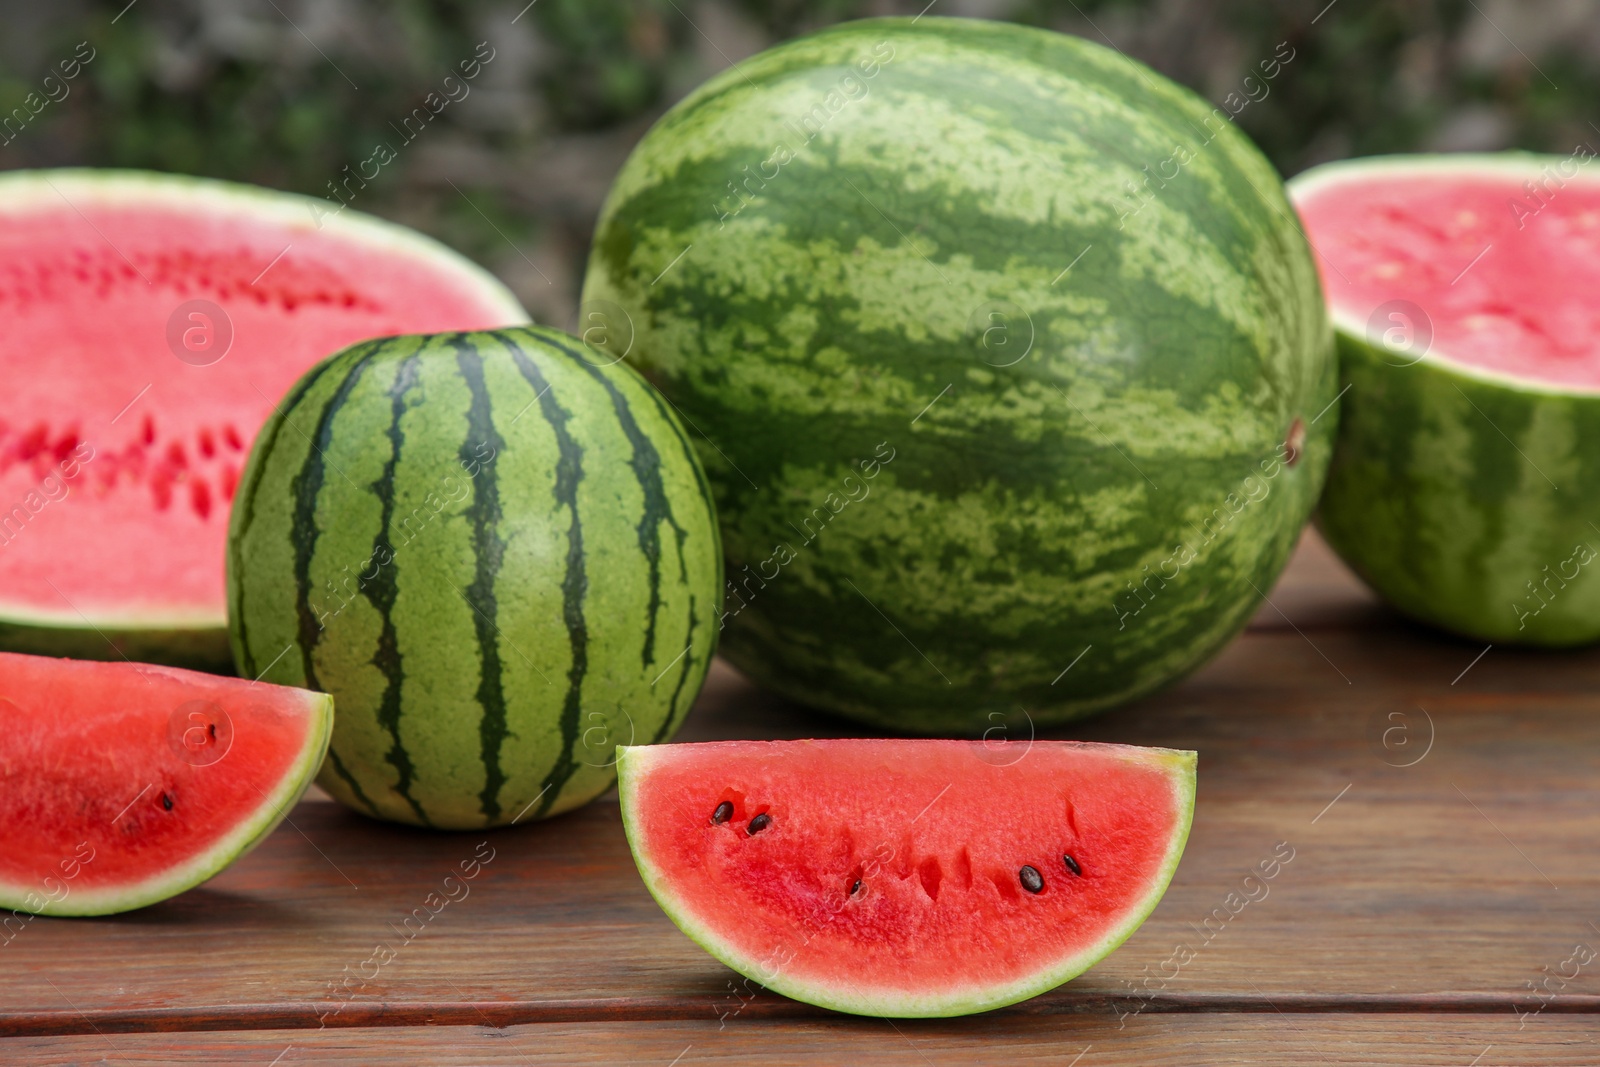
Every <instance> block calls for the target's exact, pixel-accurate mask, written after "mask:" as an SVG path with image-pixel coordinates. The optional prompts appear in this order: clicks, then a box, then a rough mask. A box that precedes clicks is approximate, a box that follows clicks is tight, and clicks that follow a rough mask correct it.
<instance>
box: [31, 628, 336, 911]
mask: <svg viewBox="0 0 1600 1067" xmlns="http://www.w3.org/2000/svg"><path fill="white" fill-rule="evenodd" d="M332 731H333V698H332V697H329V696H325V695H323V694H321V693H312V692H308V691H306V690H304V689H290V688H287V687H284V686H276V685H266V684H264V683H256V682H246V681H242V680H240V679H237V678H220V677H217V676H215V675H210V674H200V673H197V672H194V671H186V670H179V669H177V668H173V667H152V666H147V665H145V664H139V663H95V662H84V661H77V660H60V659H47V658H44V657H40V656H21V655H15V654H13V653H5V652H0V908H4V909H11V910H15V911H19V912H33V913H36V914H41V915H108V914H111V913H114V912H120V911H128V910H130V909H133V908H139V907H143V906H145V905H146V904H153V903H155V902H156V901H158V900H165V899H166V898H168V897H171V896H175V895H176V894H178V893H181V892H183V891H184V890H186V889H191V888H193V887H194V886H197V885H199V884H200V883H201V882H203V881H205V880H206V879H207V878H210V877H211V876H212V875H214V874H216V873H217V872H218V871H220V870H222V869H223V868H224V867H226V866H228V864H230V863H232V862H233V861H234V860H236V859H238V858H239V857H240V856H242V855H244V853H246V852H248V851H249V850H250V849H251V848H253V847H254V846H255V845H256V844H257V843H258V842H260V841H261V840H262V839H263V838H265V837H266V836H267V834H268V833H270V832H271V831H272V829H273V827H275V826H277V825H278V822H279V820H281V819H282V818H283V817H284V814H285V813H286V812H287V811H288V810H289V809H290V808H291V807H293V806H294V804H295V802H296V801H298V800H299V799H300V795H301V794H302V793H304V792H305V789H306V786H307V785H309V784H310V783H311V780H312V778H313V777H314V776H315V775H316V773H317V768H318V767H319V766H321V764H322V757H323V753H324V752H326V751H327V748H328V738H329V737H330V736H331V734H332ZM14 925H15V923H14V922H13V921H12V920H11V919H9V918H8V919H7V929H6V931H5V932H6V933H8V934H9V933H10V932H11V927H12V926H14Z"/></svg>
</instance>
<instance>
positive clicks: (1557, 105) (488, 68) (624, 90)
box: [0, 0, 1600, 321]
mask: <svg viewBox="0 0 1600 1067" xmlns="http://www.w3.org/2000/svg"><path fill="white" fill-rule="evenodd" d="M525 2H526V0H510V2H506V3H497V2H496V3H489V2H472V0H391V2H386V3H378V2H374V0H228V2H218V0H138V2H137V3H136V4H135V5H134V6H132V7H131V8H127V9H125V8H124V4H125V3H126V0H114V2H111V3H88V2H75V0H61V2H60V3H58V4H56V5H53V6H51V7H50V8H48V9H39V8H38V7H37V5H24V4H22V3H19V2H17V0H0V27H3V28H4V33H3V34H0V117H3V116H4V115H5V114H6V113H8V112H9V111H10V109H12V108H14V107H24V106H25V103H24V102H25V100H26V99H27V98H28V94H29V93H34V94H36V95H35V97H34V98H33V99H34V100H38V99H39V98H40V96H39V95H38V94H41V93H42V92H43V91H44V90H43V88H42V86H43V82H42V79H43V78H44V77H45V76H46V75H49V74H51V73H52V71H56V70H57V67H58V64H59V63H60V62H61V61H62V60H64V59H67V58H69V57H71V56H72V54H73V52H74V49H75V48H78V47H79V43H80V42H88V46H89V47H90V48H92V49H93V51H94V59H93V60H92V61H91V62H89V63H88V64H86V65H85V66H84V67H83V69H82V72H81V73H80V75H79V76H78V77H77V78H76V79H75V80H73V81H71V82H69V83H67V85H66V89H67V90H68V91H67V93H66V95H65V96H64V97H62V98H61V99H60V100H59V101H55V102H51V103H50V104H49V105H48V106H47V107H45V108H43V109H42V110H39V112H38V114H37V115H36V116H35V115H26V116H25V117H27V118H28V122H27V123H26V128H24V129H21V132H20V133H17V132H16V130H15V129H13V130H12V131H11V132H12V133H13V134H15V135H14V136H12V137H10V138H9V139H8V141H7V143H5V144H0V167H6V168H9V167H20V166H56V165H68V164H87V165H95V166H121V167H144V168H151V169H157V170H170V171H182V172H187V173H193V174H204V175H211V176H216V177H223V178H231V179H236V180H243V181H252V182H258V183H261V184H264V185H270V186H275V187H278V188H284V189H291V190H296V191H300V192H305V193H309V194H312V195H329V193H330V183H331V182H335V181H336V180H337V179H338V177H339V175H340V173H341V171H342V170H343V168H345V167H346V166H350V165H353V164H355V163H356V162H358V161H360V160H363V159H366V158H368V157H369V156H370V155H371V154H372V152H373V149H374V146H375V145H377V144H378V143H389V144H392V145H397V146H400V150H399V152H398V158H397V159H396V161H395V162H394V163H393V164H392V165H389V166H385V167H384V168H383V171H382V173H381V174H380V175H379V177H378V178H377V179H374V180H373V181H372V183H371V185H370V188H368V189H366V190H364V191H363V192H362V193H361V199H360V201H359V202H357V203H356V204H355V206H357V207H360V208H362V209H365V210H369V211H374V212H377V213H379V214H384V215H388V216H391V217H398V218H401V219H403V220H404V221H407V222H410V223H412V224H413V225H418V226H420V227H422V228H423V229H426V230H430V231H432V232H434V233H436V234H438V235H439V236H441V237H444V238H445V239H446V240H448V241H450V242H451V243H453V244H455V245H457V246H458V247H461V248H463V249H464V250H465V251H467V252H468V253H469V254H472V255H475V256H477V257H479V258H480V259H483V260H485V261H487V262H489V263H490V264H491V265H493V266H495V267H496V269H498V270H500V271H501V273H502V274H503V275H505V276H507V278H508V280H510V281H511V282H512V284H513V286H514V287H515V288H517V289H518V291H519V293H520V294H521V295H523V296H524V297H525V299H526V300H527V301H528V302H529V304H530V307H532V308H533V309H534V310H535V313H536V314H538V313H540V312H541V311H543V312H545V316H544V317H547V318H554V319H555V320H557V321H561V319H562V315H563V309H564V308H565V307H566V306H568V305H570V303H571V301H572V299H573V291H574V289H575V288H576V284H577V281H576V278H577V273H576V272H577V271H578V270H579V269H580V264H581V259H582V256H583V252H584V246H585V244H586V241H587V237H588V232H589V228H590V227H591V226H592V222H593V217H594V214H595V212H596V211H597V210H598V207H599V203H600V199H601V197H602V196H603V194H604V190H605V187H606V185H607V184H608V183H609V181H610V177H611V174H612V173H613V172H614V170H615V168H616V166H617V165H619V164H620V162H621V160H622V158H623V157H624V156H625V154H626V152H627V149H628V148H629V147H630V146H631V145H632V143H633V142H634V141H635V140H637V138H638V137H639V136H640V135H641V134H642V133H643V132H644V130H645V129H646V128H647V126H648V124H649V122H650V121H652V120H653V119H654V118H655V117H656V116H657V115H659V114H660V113H661V112H662V111H663V110H664V109H665V108H666V107H668V106H670V104H671V103H672V102H673V101H674V100H676V99H677V98H679V97H680V96H682V95H683V94H684V93H685V92H687V91H688V90H689V89H691V88H693V86H694V85H696V84H698V83H699V82H700V81H701V80H703V79H704V78H705V77H707V76H709V75H710V74H711V73H713V72H715V71H716V70H717V69H720V68H721V67H724V66H727V65H728V64H729V63H731V62H735V61H737V60H738V59H740V58H741V57H743V56H746V55H749V54H751V53H752V52H753V51H756V50H758V49H760V48H763V47H766V46H768V45H770V44H772V43H775V42H777V41H779V40H782V39H784V38H786V37H789V36H793V35H795V34H797V33H803V32H806V31H808V30H812V29H816V28H818V27H821V26H823V25H827V24H829V23H832V22H836V21H839V20H842V19H848V18H857V17H862V16H866V15H873V14H886V13H904V14H916V13H917V12H919V11H921V10H923V9H924V7H925V5H926V0H913V2H911V3H904V4H902V3H897V2H894V0H699V2H691V0H632V2H626V0H536V2H535V3H532V4H530V5H527V6H524V4H525ZM930 14H934V15H958V14H982V15H985V16H987V17H995V18H1008V19H1015V20H1017V21H1021V22H1025V23H1029V24H1033V25H1039V26H1046V27H1050V28H1054V29H1058V30H1062V31H1065V32H1070V33H1077V34H1080V35H1082V36H1084V37H1087V38H1089V39H1090V40H1095V41H1099V42H1101V43H1105V44H1110V45H1112V46H1113V47H1117V48H1119V49H1122V50H1124V51H1126V52H1127V53H1128V54H1130V55H1133V56H1135V57H1136V58H1139V59H1142V60H1144V61H1145V62H1147V63H1149V64H1150V65H1152V66H1154V67H1155V68H1156V69H1158V70H1160V71H1162V72H1163V73H1166V74H1168V75H1169V76H1171V77H1173V78H1175V79H1177V80H1178V81H1180V82H1183V83H1185V84H1187V85H1189V86H1191V87H1192V88H1194V89H1195V90H1196V91H1198V92H1199V93H1201V94H1202V95H1204V96H1206V97H1208V98H1210V99H1212V100H1213V101H1217V102H1221V101H1222V100H1223V99H1224V98H1225V97H1226V96H1227V94H1229V93H1230V92H1243V91H1245V90H1246V89H1248V88H1249V84H1248V83H1246V81H1245V79H1246V78H1247V77H1255V78H1257V79H1260V65H1261V63H1262V62H1263V61H1266V60H1269V59H1270V58H1271V57H1272V56H1273V54H1274V52H1275V51H1277V50H1279V49H1280V47H1281V46H1283V45H1287V47H1288V48H1289V49H1292V51H1293V57H1294V58H1293V59H1292V60H1291V61H1289V62H1288V63H1287V64H1286V65H1284V66H1283V68H1282V69H1281V70H1280V71H1278V73H1277V76H1276V77H1275V78H1273V79H1271V80H1270V81H1267V82H1265V83H1261V82H1259V81H1258V83H1257V84H1256V88H1255V89H1254V90H1253V93H1254V94H1255V95H1258V96H1259V94H1260V93H1261V91H1262V88H1263V87H1264V89H1265V95H1264V96H1259V99H1256V100H1254V101H1253V102H1252V103H1251V104H1250V105H1249V106H1248V107H1246V108H1245V110H1244V111H1243V112H1242V113H1241V114H1240V115H1239V118H1238V122H1239V124H1240V126H1241V127H1242V128H1243V129H1245V130H1246V131H1247V132H1248V133H1249V134H1250V135H1251V136H1252V137H1254V138H1255V139H1256V141H1257V142H1258V143H1259V144H1260V145H1261V146H1262V148H1263V149H1264V150H1265V151H1266V153H1267V155H1268V156H1269V157H1270V158H1271V159H1272V160H1273V161H1274V162H1275V163H1276V164H1277V166H1278V167H1279V169H1280V170H1281V171H1283V172H1284V173H1285V174H1286V175H1288V174H1292V173H1294V172H1296V171H1298V170H1301V169H1303V168H1304V167H1306V166H1308V165H1311V164H1313V163H1317V162H1321V161H1323V160H1326V159H1330V158H1336V157H1340V156H1347V155H1366V154H1372V153H1378V152H1394V151H1418V150H1448V149H1497V148H1507V147H1522V148H1529V149H1537V150H1543V151H1552V152H1561V153H1566V152H1570V151H1571V150H1572V148H1573V146H1574V145H1575V144H1576V143H1578V142H1579V141H1584V140H1588V141H1590V143H1591V144H1593V145H1596V146H1600V127H1596V126H1595V125H1592V124H1591V122H1592V121H1593V120H1594V115H1593V114H1592V113H1591V106H1592V104H1593V103H1594V101H1596V100H1597V99H1600V62H1597V60H1600V11H1597V10H1596V5H1593V4H1589V3H1582V2H1580V3H1573V2H1570V0H1426V2H1425V0H1388V2H1380V0H1334V2H1333V3H1332V4H1329V3H1328V2H1327V0H1307V2H1300V0H1296V2H1292V3H1289V2H1269V3H1263V2H1251V0H1207V2H1194V3H1173V2H1169V0H1077V2H1074V0H1011V2H1008V0H981V2H978V0H972V2H967V3H964V4H963V3H955V2H951V0H936V3H935V4H934V5H933V6H932V10H931V11H930ZM481 42H482V43H486V45H487V47H488V48H489V49H492V50H493V59H492V60H491V61H489V62H488V63H486V64H484V65H483V67H482V69H481V72H480V73H479V75H478V77H476V78H475V79H473V80H472V81H471V82H470V84H469V85H468V89H469V90H470V92H469V94H468V95H467V96H465V98H463V99H461V100H460V101H459V102H455V103H451V104H450V105H449V106H448V107H447V108H445V109H444V110H443V111H442V112H441V113H440V114H439V116H438V118H437V120H435V121H433V122H431V123H429V124H428V127H427V129H426V130H425V131H423V133H421V134H420V135H418V136H416V138H415V141H414V142H413V143H410V144H406V143H404V141H405V139H404V138H401V137H399V135H398V129H399V127H398V124H399V123H401V122H402V121H403V120H404V118H405V116H407V115H409V114H412V113H413V109H415V108H417V107H419V106H422V105H423V103H424V101H425V99H426V98H427V94H428V93H429V92H443V91H444V88H443V87H444V85H445V82H444V79H445V78H446V76H447V75H451V74H452V73H455V74H457V75H459V74H460V70H459V65H460V63H461V62H462V61H463V60H467V59H470V58H471V57H472V56H473V53H474V49H475V48H478V47H479V46H480V43H481ZM55 91H56V92H57V94H58V95H59V93H60V90H59V89H57V90H55ZM14 125H15V124H14Z"/></svg>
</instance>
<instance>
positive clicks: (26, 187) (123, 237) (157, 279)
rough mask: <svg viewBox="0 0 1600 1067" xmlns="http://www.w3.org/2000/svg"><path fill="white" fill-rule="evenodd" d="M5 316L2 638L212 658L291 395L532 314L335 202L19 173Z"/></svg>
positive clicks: (1, 244) (16, 645) (8, 216)
mask: <svg viewBox="0 0 1600 1067" xmlns="http://www.w3.org/2000/svg"><path fill="white" fill-rule="evenodd" d="M0 319H3V320H4V322H5V329H4V330H0V381H3V382H4V383H5V389H4V390H3V391H0V644H3V645H4V646H5V647H9V648H13V649H20V650H22V651H40V652H51V653H61V654H68V655H77V656H91V657H95V658H106V659H110V658H116V657H117V656H118V651H117V650H118V649H120V650H121V653H122V654H123V655H127V656H129V657H130V658H135V659H139V658H155V659H161V660H164V661H168V662H174V661H176V662H195V663H205V664H208V665H212V664H225V663H227V662H228V650H227V633H226V628H225V621H224V599H223V553H224V541H225V539H226V533H227V529H228V505H229V502H230V501H231V500H232V498H233V493H234V488H235V485H236V483H237V481H238V477H239V473H240V470H241V468H242V467H243V465H244V459H245V455H246V453H247V451H248V449H249V447H250V442H251V440H252V439H253V438H254V436H255V434H256V431H257V429H258V428H259V427H260V426H261V424H262V423H263V422H264V421H265V420H266V417H267V415H268V414H270V413H271V412H272V410H273V408H274V406H275V405H277V404H278V403H279V402H280V401H281V400H282V398H283V394H284V393H285V391H287V390H288V388H289V386H290V385H291V384H292V383H293V382H294V381H295V380H296V379H297V378H299V377H300V375H301V374H302V373H303V372H304V371H305V370H306V368H308V367H309V366H311V365H312V364H313V363H314V362H316V361H317V360H318V359H320V358H322V357H323V356H326V355H328V354H329V353H332V352H335V351H338V350H339V349H341V348H343V347H345V346H346V345H348V344H350V343H352V342H354V341H359V340H362V339H364V338H368V337H375V336H382V335H386V334H401V333H416V332H432V331H440V330H455V329H484V328H488V327H494V326H505V325H511V324H514V323H520V322H525V321H526V320H527V315H526V313H525V312H524V311H523V310H522V308H521V307H520V306H519V305H518V303H517V301H516V300H515V298H514V297H512V295H511V294H510V292H508V291H507V290H506V289H505V287H504V286H502V285H501V284H500V283H499V282H497V281H495V280H494V278H492V277H491V276H490V275H488V274H487V273H485V272H484V271H482V270H480V269H479V268H478V267H476V266H474V265H472V264H471V263H469V262H467V261H466V260H465V259H463V258H461V257H460V256H458V255H456V254H455V253H453V252H451V251H450V250H449V249H447V248H445V247H444V246H442V245H440V244H438V243H436V242H434V241H432V240H430V239H428V238H426V237H423V236H422V235H420V234H417V233H414V232H412V231H410V230H407V229H404V228H403V227H399V226H395V225H391V224H389V223H385V222H381V221H379V220H377V219H374V218H371V217H368V216H363V215H359V214H357V213H356V212H353V211H344V212H342V213H341V212H339V211H338V209H337V207H336V205H334V204H333V203H332V202H331V201H321V200H313V199H310V198H307V197H299V196H289V195H285V194H281V193H274V192H269V191H267V190H263V189H253V188H250V187H247V186H238V185H229V184H224V183H220V182H213V181H203V180H199V179H192V178H178V177H170V176H162V175H156V174H141V173H131V172H116V171H103V172H97V171H31V172H30V171H18V172H14V173H11V174H6V175H4V176H0ZM298 429H299V430H300V432H302V433H305V434H307V435H314V434H315V433H316V432H317V427H316V426H314V425H306V426H301V427H299V428H298ZM358 562H360V561H359V560H355V561H352V563H358ZM113 645H115V646H116V647H115V648H114V647H113Z"/></svg>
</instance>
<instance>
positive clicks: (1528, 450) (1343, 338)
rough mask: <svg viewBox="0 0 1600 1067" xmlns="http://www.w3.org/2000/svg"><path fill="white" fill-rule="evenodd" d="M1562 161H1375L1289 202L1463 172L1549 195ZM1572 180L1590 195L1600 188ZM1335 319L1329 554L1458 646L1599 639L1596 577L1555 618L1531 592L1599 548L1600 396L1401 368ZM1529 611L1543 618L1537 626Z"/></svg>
mask: <svg viewBox="0 0 1600 1067" xmlns="http://www.w3.org/2000/svg"><path fill="white" fill-rule="evenodd" d="M1561 162H1562V159H1561V158H1560V157H1556V156H1543V155H1534V154H1530V153H1520V152H1517V153H1502V154H1495V155H1470V154H1464V155H1415V156H1377V157H1372V158H1364V159H1355V160H1346V161H1341V162H1338V163H1330V164H1326V165H1324V166H1320V167H1316V168H1313V169H1312V170H1309V171H1306V172H1305V173H1303V174H1301V175H1299V176H1297V177H1296V178H1294V179H1293V180H1291V181H1290V182H1289V191H1290V195H1291V198H1293V199H1294V200H1296V201H1305V200H1308V199H1309V198H1310V197H1312V196H1313V195H1317V194H1320V193H1324V192H1326V191H1327V190H1329V189H1330V188H1333V187H1336V186H1337V185H1338V184H1339V183H1341V182H1346V181H1361V180H1366V179H1371V178H1374V177H1377V178H1393V179H1395V180H1404V179H1405V178H1406V177H1407V176H1408V175H1437V174H1452V173H1463V174H1487V175H1494V176H1506V177H1513V178H1516V179H1534V180H1538V179H1539V178H1540V175H1541V171H1542V170H1543V169H1544V168H1546V167H1550V166H1554V165H1557V164H1559V163H1561ZM1566 180H1567V181H1568V182H1583V183H1586V184H1589V185H1593V184H1595V183H1596V182H1600V174H1594V173H1588V172H1583V171H1580V172H1579V173H1578V174H1577V175H1576V176H1575V177H1573V178H1568V179H1566ZM1557 195H1559V193H1558V194H1557ZM1330 304H1331V305H1332V306H1331V307H1330V310H1331V313H1332V318H1333V323H1334V328H1335V331H1336V335H1337V338H1338V344H1339V356H1340V376H1341V378H1342V382H1341V388H1342V389H1348V392H1346V393H1345V394H1344V396H1343V400H1342V401H1341V404H1342V408H1343V413H1342V415H1341V418H1340V425H1339V434H1338V438H1337V441H1336V445H1335V449H1334V457H1333V462H1332V464H1331V465H1330V467H1329V471H1328V481H1327V485H1326V487H1325V490H1324V492H1323V496H1322V501H1321V504H1320V506H1319V509H1318V514H1317V516H1316V523H1317V526H1318V528H1319V529H1320V530H1321V532H1322V534H1323V536H1324V537H1325V538H1326V539H1327V541H1328V543H1329V544H1330V545H1331V546H1332V547H1333V548H1334V550H1335V551H1336V552H1337V553H1338V554H1339V555H1340V557H1341V558H1342V559H1343V560H1344V561H1345V562H1346V563H1347V564H1349V565H1350V567H1351V569H1352V570H1354V571H1355V572H1356V573H1357V574H1358V575H1359V576H1360V577H1361V578H1362V579H1363V580H1364V581H1366V583H1367V584H1368V585H1370V586H1371V587H1372V588H1373V589H1375V590H1376V591H1377V592H1378V593H1379V594H1381V595H1382V596H1383V597H1384V598H1385V599H1386V600H1387V601H1388V602H1389V603H1390V604H1391V605H1393V606H1394V607H1395V608H1396V609H1397V610H1399V611H1400V612H1401V613H1402V614H1404V615H1406V616H1409V617H1411V618H1413V619H1416V620H1418V621H1421V622H1424V623H1427V624H1430V625H1433V626H1436V627H1439V628H1440V629H1443V630H1446V631H1449V632H1451V633H1454V634H1457V635H1460V636H1462V637H1467V638H1471V639H1473V640H1477V641H1488V642H1492V643H1494V644H1519V645H1531V646H1539V647H1551V648H1562V647H1572V646H1576V645H1582V644H1588V643H1592V642H1594V641H1596V640H1600V577H1595V576H1591V575H1588V573H1587V569H1586V568H1585V569H1582V570H1581V573H1580V574H1579V576H1578V577H1577V578H1576V579H1574V580H1572V581H1571V582H1570V583H1567V584H1564V585H1561V586H1560V587H1559V588H1555V589H1552V590H1551V591H1552V592H1553V594H1554V595H1553V596H1551V597H1550V598H1549V603H1548V605H1541V601H1540V600H1538V599H1535V598H1534V597H1533V596H1532V595H1531V594H1530V593H1529V591H1528V589H1527V587H1526V584H1525V583H1526V582H1527V581H1529V580H1532V581H1535V582H1539V581H1541V580H1542V579H1544V578H1545V577H1546V576H1547V574H1548V573H1549V572H1548V571H1547V569H1546V568H1554V567H1558V566H1559V565H1560V564H1561V563H1562V562H1564V561H1567V560H1569V559H1570V558H1571V557H1572V556H1573V553H1574V551H1575V549H1576V548H1577V546H1579V545H1580V544H1586V545H1590V546H1594V547H1596V548H1600V530H1597V527H1600V469H1597V468H1596V467H1594V466H1592V465H1588V466H1587V469H1586V463H1589V464H1592V460H1589V457H1593V456H1595V455H1597V454H1600V390H1586V389H1583V388H1581V387H1565V386H1561V385H1557V384H1553V383H1547V382H1539V381H1533V380H1528V379H1521V378H1517V377H1514V376H1512V375H1509V374H1505V373H1501V372H1496V371H1493V370H1488V369H1484V368H1479V367H1474V366H1471V365H1469V364H1464V363H1457V362H1453V361H1452V360H1450V358H1449V356H1448V354H1447V353H1445V352H1441V351H1440V350H1439V348H1437V347H1431V348H1430V349H1429V350H1427V351H1425V352H1423V353H1422V354H1421V355H1420V356H1415V355H1413V354H1410V353H1407V354H1404V355H1403V356H1397V355H1396V354H1394V353H1390V352H1388V351H1387V350H1385V349H1384V348H1382V347H1381V346H1379V345H1376V344H1374V343H1373V342H1372V341H1371V340H1369V339H1368V337H1367V324H1366V322H1365V321H1363V320H1362V318H1361V316H1360V314H1359V313H1358V312H1356V311H1353V310H1352V309H1349V308H1340V307H1339V306H1337V304H1335V303H1333V302H1332V301H1330ZM1423 310H1424V311H1426V309H1423ZM1412 360H1415V362H1411V361H1412ZM1541 472H1542V473H1541ZM1547 477H1549V478H1551V479H1553V480H1554V481H1553V482H1551V481H1547V480H1546V478H1547ZM1554 486H1559V487H1561V488H1560V489H1559V490H1558V489H1556V488H1554ZM1569 585H1570V587H1568V586H1569ZM1519 605H1520V606H1521V607H1522V609H1523V610H1527V611H1531V609H1534V608H1538V609H1539V610H1537V611H1536V612H1532V613H1531V614H1530V615H1528V616H1526V624H1525V625H1522V623H1523V621H1524V616H1522V615H1520V614H1519V611H1518V607H1519Z"/></svg>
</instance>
